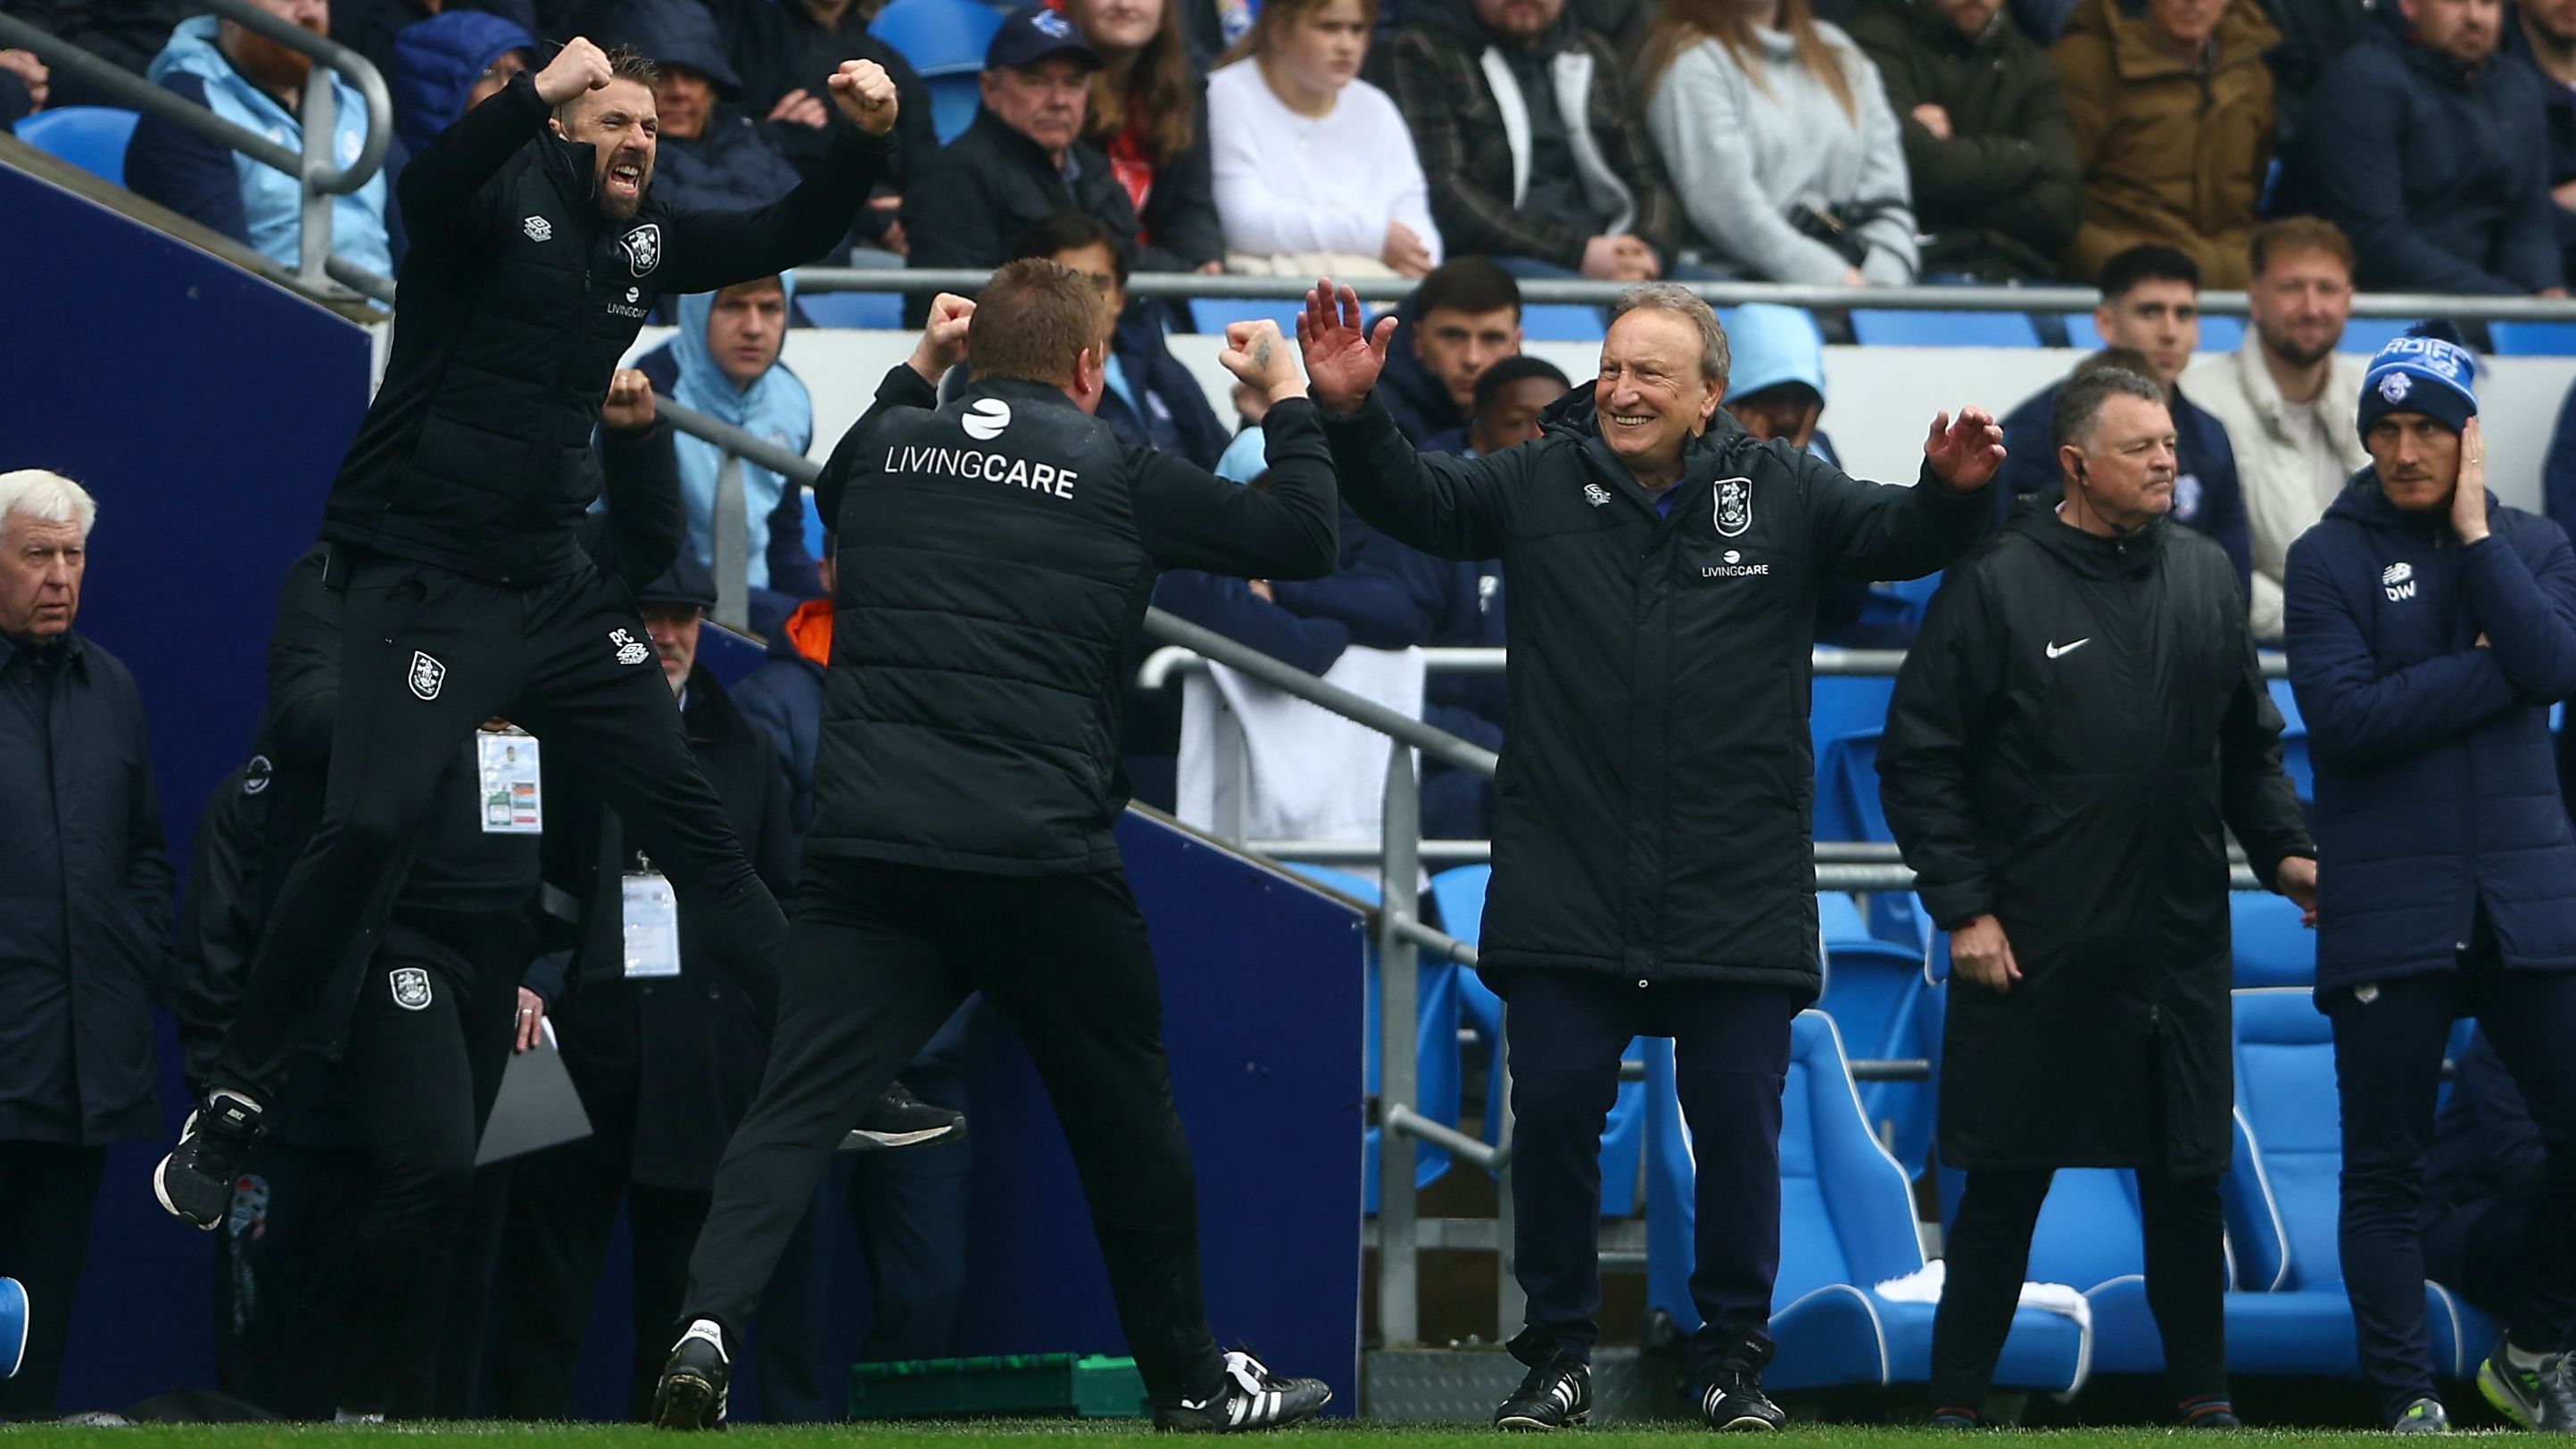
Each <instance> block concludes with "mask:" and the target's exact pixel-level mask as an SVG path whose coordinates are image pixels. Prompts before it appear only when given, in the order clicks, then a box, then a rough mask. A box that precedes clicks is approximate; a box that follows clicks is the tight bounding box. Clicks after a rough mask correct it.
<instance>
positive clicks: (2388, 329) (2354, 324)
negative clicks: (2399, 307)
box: [2335, 317, 2415, 357]
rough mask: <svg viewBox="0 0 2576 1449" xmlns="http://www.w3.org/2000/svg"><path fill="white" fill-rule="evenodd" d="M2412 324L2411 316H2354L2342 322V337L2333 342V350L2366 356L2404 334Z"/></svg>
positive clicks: (2413, 322)
mask: <svg viewBox="0 0 2576 1449" xmlns="http://www.w3.org/2000/svg"><path fill="white" fill-rule="evenodd" d="M2414 325H2415V319H2414V318H2412V317H2355V318H2352V319H2351V320H2349V321H2347V322H2345V323H2344V324H2343V339H2342V340H2341V341H2339V342H2337V343H2335V351H2337V352H2352V353H2358V354H2360V355H2361V356H2363V357H2368V356H2370V355H2371V354H2372V353H2374V352H2377V351H2378V350H2379V349H2381V348H2383V347H2385V346H2387V345H2388V344H2389V343H2391V342H2394V341H2396V340H2397V339H2398V338H2400V337H2403V336H2405V335H2406V329H2408V328H2410V327H2412V326H2414Z"/></svg>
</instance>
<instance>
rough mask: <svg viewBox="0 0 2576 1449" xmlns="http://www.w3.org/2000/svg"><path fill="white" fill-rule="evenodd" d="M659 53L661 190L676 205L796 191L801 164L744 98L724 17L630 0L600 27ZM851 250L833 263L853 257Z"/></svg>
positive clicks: (656, 92) (765, 200)
mask: <svg viewBox="0 0 2576 1449" xmlns="http://www.w3.org/2000/svg"><path fill="white" fill-rule="evenodd" d="M602 31H604V32H605V33H607V34H608V35H610V36H613V37H614V38H616V39H618V40H621V41H623V42H625V43H626V44H628V45H631V46H633V47H635V48H636V49H637V50H640V51H642V52H644V53H645V54H646V55H649V56H651V57H652V58H653V63H654V64H655V65H657V66H659V67H661V72H662V74H661V77H660V79H658V80H656V81H655V82H654V83H653V106H654V109H655V110H656V111H657V112H658V113H659V115H660V118H661V146H660V149H659V151H658V152H657V153H656V156H655V159H654V170H653V187H654V194H655V195H656V196H660V197H662V198H664V199H665V200H667V201H669V202H670V203H671V204H672V205H674V206H686V207H705V208H732V207H744V206H766V205H768V204H769V203H770V202H773V201H776V200H777V199H778V198H780V197H782V196H785V195H786V194H787V193H788V192H790V191H793V190H795V189H796V182H797V180H798V177H797V174H796V168H795V167H794V166H792V165H789V164H788V162H787V160H786V158H785V156H783V155H782V154H781V153H780V151H779V150H778V149H777V148H776V147H774V146H772V145H771V143H770V140H769V137H768V135H767V134H766V133H765V132H764V131H763V130H762V129H761V128H760V127H759V126H758V125H756V124H754V122H753V119H752V116H751V114H750V113H749V112H748V111H746V110H744V109H743V108H742V107H741V106H740V105H739V104H737V102H738V101H739V100H740V99H741V96H742V82H741V80H740V79H739V78H738V77H737V76H736V74H735V72H734V68H733V62H732V60H731V59H730V58H729V57H728V55H727V53H726V47H725V42H724V36H723V33H722V32H721V31H720V30H719V29H718V28H717V25H716V17H715V16H714V15H713V14H712V13H710V12H709V11H708V10H707V8H706V7H705V6H704V5H701V4H699V3H698V0H624V3H620V4H618V5H616V7H615V8H614V9H613V10H611V11H610V12H609V13H608V16H607V17H606V18H603V19H602V20H601V21H600V26H599V29H597V30H594V31H593V32H592V34H593V35H598V34H600V33H601V32H602ZM846 256H847V251H846V248H843V249H841V250H837V251H835V253H834V254H833V256H832V257H830V258H827V260H828V261H832V262H835V263H837V262H839V261H841V260H844V259H846Z"/></svg>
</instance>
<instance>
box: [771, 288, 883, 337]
mask: <svg viewBox="0 0 2576 1449" xmlns="http://www.w3.org/2000/svg"><path fill="white" fill-rule="evenodd" d="M796 306H797V308H798V309H799V310H800V311H802V312H803V313H804V314H805V320H806V321H808V322H811V323H813V324H814V325H815V326H817V327H873V328H876V329H878V330H880V331H894V330H896V329H899V328H901V327H902V326H903V295H902V294H901V293H899V292H807V293H805V294H803V295H802V296H799V297H798V298H797V299H796Z"/></svg>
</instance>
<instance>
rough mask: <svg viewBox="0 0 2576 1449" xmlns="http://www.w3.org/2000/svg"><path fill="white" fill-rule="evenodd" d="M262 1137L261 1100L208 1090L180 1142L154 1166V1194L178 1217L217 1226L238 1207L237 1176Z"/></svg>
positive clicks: (203, 1225)
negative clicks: (234, 1190)
mask: <svg viewBox="0 0 2576 1449" xmlns="http://www.w3.org/2000/svg"><path fill="white" fill-rule="evenodd" d="M258 1143H259V1104H258V1103H256V1102H253V1101H251V1100H250V1099H249V1098H247V1097H237V1096H235V1095H233V1094H232V1093H230V1092H208V1093H207V1094H206V1100H205V1101H204V1102H203V1103H201V1104H200V1105H199V1106H198V1108H197V1110H196V1111H194V1112H191V1113H189V1114H188V1120H187V1121H186V1122H184V1123H181V1124H180V1127H179V1145H178V1146H177V1147H175V1148H172V1149H171V1151H170V1155H169V1156H167V1157H164V1158H162V1159H161V1165H160V1166H158V1167H156V1168H154V1169H152V1195H153V1196H154V1197H156V1198H159V1199H160V1200H161V1206H162V1208H163V1209H164V1210H165V1211H167V1212H168V1213H169V1214H170V1215H171V1216H172V1217H175V1218H177V1219H178V1220H179V1221H181V1222H183V1223H187V1224H190V1225H191V1226H194V1227H197V1228H201V1229H205V1230H207V1231H209V1232H211V1231H213V1229H214V1226H215V1224H217V1223H220V1222H222V1221H223V1220H224V1218H225V1216H226V1215H227V1214H229V1213H230V1212H231V1211H232V1207H233V1180H234V1179H235V1178H237V1177H239V1176H241V1170H242V1164H243V1163H245V1162H247V1161H249V1159H250V1150H251V1148H253V1147H255V1146H257V1145H258Z"/></svg>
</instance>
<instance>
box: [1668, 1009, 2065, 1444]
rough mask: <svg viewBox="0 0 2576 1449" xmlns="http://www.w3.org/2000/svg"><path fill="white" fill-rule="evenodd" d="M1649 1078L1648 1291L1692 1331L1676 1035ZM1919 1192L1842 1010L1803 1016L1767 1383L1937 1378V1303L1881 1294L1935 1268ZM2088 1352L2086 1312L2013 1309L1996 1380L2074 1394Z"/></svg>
mask: <svg viewBox="0 0 2576 1449" xmlns="http://www.w3.org/2000/svg"><path fill="white" fill-rule="evenodd" d="M1646 1086H1647V1111H1648V1115H1649V1121H1650V1126H1651V1136H1650V1142H1649V1150H1648V1154H1647V1193H1648V1206H1647V1211H1646V1240H1647V1268H1646V1274H1647V1284H1646V1297H1647V1303H1648V1305H1649V1306H1650V1307H1652V1308H1656V1309H1661V1310H1663V1311H1664V1312H1666V1313H1668V1314H1670V1315H1671V1316H1672V1320H1673V1322H1674V1324H1675V1325H1676V1326H1677V1327H1678V1328H1679V1329H1680V1330H1681V1331H1682V1332H1683V1333H1685V1334H1687V1333H1690V1332H1694V1331H1696V1330H1697V1329H1698V1327H1699V1326H1700V1319H1699V1314H1698V1311H1697V1310H1696V1309H1694V1308H1693V1307H1692V1306H1691V1300H1690V1287H1689V1278H1690V1265H1691V1261H1692V1256H1693V1254H1692V1247H1691V1242H1692V1233H1693V1228H1694V1226H1695V1222H1696V1215H1695V1212H1694V1209H1693V1202H1692V1187H1693V1183H1694V1167H1693V1163H1692V1160H1691V1155H1690V1140H1689V1135H1688V1131H1687V1128H1686V1126H1685V1124H1684V1123H1683V1121H1682V1114H1681V1106H1680V1102H1679V1099H1678V1098H1677V1097H1676V1095H1675V1092H1674V1076H1673V1049H1672V1043H1671V1042H1669V1041H1653V1042H1649V1043H1648V1052H1647V1056H1646ZM1912 1193H1913V1189H1912V1187H1911V1185H1910V1184H1909V1182H1908V1179H1907V1175H1906V1173H1905V1170H1904V1169H1903V1168H1901V1167H1899V1166H1898V1165H1897V1163H1896V1160H1895V1159H1894V1158H1892V1157H1890V1156H1888V1154H1887V1151H1886V1149H1885V1148H1883V1147H1881V1146H1880V1145H1879V1142H1878V1139H1877V1138H1876V1137H1875V1136H1873V1135H1872V1134H1871V1132H1870V1128H1869V1123H1868V1121H1867V1120H1866V1118H1865V1117H1864V1116H1863V1114H1862V1109H1861V1104H1860V1097H1859V1094H1858V1093H1857V1092H1855V1091H1854V1090H1853V1087H1852V1082H1851V1072H1850V1067H1849V1066H1848V1064H1847V1062H1846V1059H1845V1057H1844V1054H1843V1044H1842V1038H1841V1036H1840V1034H1839V1033H1838V1032H1836V1031H1835V1029H1834V1023H1833V1019H1832V1018H1831V1017H1828V1016H1826V1015H1825V1014H1824V1013H1822V1012H1819V1011H1808V1012H1802V1013H1800V1014H1799V1016H1798V1019H1797V1020H1796V1021H1795V1022H1794V1023H1792V1025H1791V1027H1790V1046H1789V1075H1788V1082H1787V1085H1786V1088H1785V1090H1784V1091H1783V1093H1782V1096H1781V1126H1780V1273H1779V1278H1778V1285H1777V1289H1776V1292H1775V1294H1774V1299H1773V1301H1774V1302H1775V1304H1777V1305H1778V1306H1777V1307H1776V1308H1775V1309H1774V1310H1773V1313H1772V1316H1771V1335H1772V1338H1773V1339H1774V1341H1775V1342H1776V1344H1777V1345H1778V1352H1777V1354H1776V1355H1775V1356H1774V1357H1773V1359H1772V1361H1771V1364H1770V1367H1769V1368H1768V1369H1766V1370H1765V1371H1764V1373H1763V1382H1764V1384H1765V1385H1766V1386H1768V1387H1769V1388H1771V1389H1773V1390H1775V1391H1782V1390H1795V1389H1811V1388H1824V1387H1829V1386H1834V1385H1843V1384H1899V1383H1922V1382H1924V1381H1926V1380H1927V1379H1928V1378H1929V1377H1930V1374H1931V1366H1932V1313H1933V1308H1934V1305H1933V1304H1931V1303H1929V1302H1916V1301H1899V1300H1897V1299H1892V1298H1889V1297H1888V1296H1887V1295H1886V1294H1884V1293H1881V1292H1880V1291H1879V1285H1881V1284H1883V1283H1887V1282H1890V1281H1892V1280H1896V1279H1901V1278H1906V1277H1908V1276H1910V1275H1912V1274H1915V1273H1918V1272H1921V1271H1922V1269H1923V1267H1924V1259H1923V1247H1922V1239H1921V1238H1920V1237H1919V1236H1918V1235H1917V1233H1916V1230H1915V1223H1914V1205H1913V1196H1912ZM2090 1351H2091V1344H2090V1334H2089V1332H2088V1330H2086V1329H2085V1328H2084V1327H2083V1326H2082V1325H2080V1324H2079V1323H2078V1322H2077V1321H2076V1320H2075V1319H2073V1318H2071V1317H2068V1316H2066V1315H2063V1314H2057V1313H2051V1312H2047V1311H2045V1310H2041V1309H2035V1308H2024V1309H2021V1310H2020V1311H2019V1312H2018V1313H2016V1314H2015V1315H2014V1318H2013V1329H2012V1336H2011V1337H2010V1338H2009V1339H2008V1340H2006V1342H2005V1345H2004V1354H2003V1359H2002V1361H2001V1363H2000V1364H1999V1365H1998V1366H1997V1369H1996V1375H1995V1382H1996V1383H1997V1384H1998V1385H2001V1386H2004V1387H2009V1388H2020V1389H2039V1390H2047V1391H2050V1392H2060V1393H2064V1392H2072V1391H2073V1390H2074V1389H2076V1388H2078V1387H2080V1386H2081V1385H2082V1383H2083V1381H2084V1377H2085V1375H2086V1373H2087V1371H2088V1368H2089V1358H2090Z"/></svg>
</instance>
